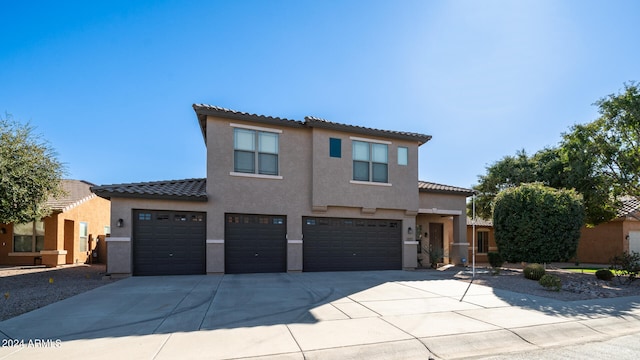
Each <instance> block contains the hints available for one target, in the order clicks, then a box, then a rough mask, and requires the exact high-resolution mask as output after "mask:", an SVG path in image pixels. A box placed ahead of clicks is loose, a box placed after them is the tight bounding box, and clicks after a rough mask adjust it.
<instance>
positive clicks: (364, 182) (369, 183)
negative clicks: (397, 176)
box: [349, 180, 393, 186]
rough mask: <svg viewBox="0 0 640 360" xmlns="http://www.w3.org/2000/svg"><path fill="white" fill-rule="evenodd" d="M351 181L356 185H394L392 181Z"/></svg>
mask: <svg viewBox="0 0 640 360" xmlns="http://www.w3.org/2000/svg"><path fill="white" fill-rule="evenodd" d="M349 182H350V183H352V184H356V185H374V186H393V185H391V183H381V182H374V181H358V180H349Z"/></svg>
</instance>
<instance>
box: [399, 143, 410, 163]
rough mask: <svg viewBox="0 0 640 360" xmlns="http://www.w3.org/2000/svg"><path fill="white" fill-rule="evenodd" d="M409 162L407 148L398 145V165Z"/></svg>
mask: <svg viewBox="0 0 640 360" xmlns="http://www.w3.org/2000/svg"><path fill="white" fill-rule="evenodd" d="M408 164H409V149H408V148H406V147H404V146H399V147H398V165H408Z"/></svg>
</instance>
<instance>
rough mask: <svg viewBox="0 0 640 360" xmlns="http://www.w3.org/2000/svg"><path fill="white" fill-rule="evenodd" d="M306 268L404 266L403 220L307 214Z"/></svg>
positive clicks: (393, 267)
mask: <svg viewBox="0 0 640 360" xmlns="http://www.w3.org/2000/svg"><path fill="white" fill-rule="evenodd" d="M302 232H303V234H304V237H303V239H304V240H303V252H304V259H303V271H349V270H398V269H401V268H402V222H401V221H399V220H369V219H366V220H365V219H342V218H341V219H338V218H321V217H304V218H303V225H302Z"/></svg>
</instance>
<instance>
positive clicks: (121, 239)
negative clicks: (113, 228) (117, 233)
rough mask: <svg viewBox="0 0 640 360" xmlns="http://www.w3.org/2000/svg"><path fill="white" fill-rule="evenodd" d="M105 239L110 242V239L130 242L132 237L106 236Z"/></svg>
mask: <svg viewBox="0 0 640 360" xmlns="http://www.w3.org/2000/svg"><path fill="white" fill-rule="evenodd" d="M105 241H107V242H109V241H113V242H116V241H121V242H130V241H131V238H130V237H112V236H110V237H108V238H105Z"/></svg>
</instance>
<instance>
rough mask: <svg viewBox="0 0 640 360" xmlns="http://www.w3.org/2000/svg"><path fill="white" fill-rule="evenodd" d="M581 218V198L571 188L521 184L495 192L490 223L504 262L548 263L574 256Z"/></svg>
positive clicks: (582, 207) (582, 212) (582, 213)
mask: <svg viewBox="0 0 640 360" xmlns="http://www.w3.org/2000/svg"><path fill="white" fill-rule="evenodd" d="M583 220H584V206H583V205H582V199H581V198H580V196H579V195H578V194H577V193H576V192H575V191H573V190H558V189H553V188H550V187H547V186H544V185H542V184H524V185H521V186H518V187H515V188H509V189H506V190H503V191H501V192H500V193H498V195H497V196H496V198H495V200H494V207H493V227H494V230H495V239H496V245H498V249H500V255H501V256H502V257H503V258H504V260H505V261H507V262H512V263H517V262H521V261H524V262H529V263H550V262H554V261H566V260H568V259H570V258H572V257H574V256H575V254H576V250H577V248H578V240H579V239H580V228H581V227H582V224H583V222H584V221H583Z"/></svg>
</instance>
